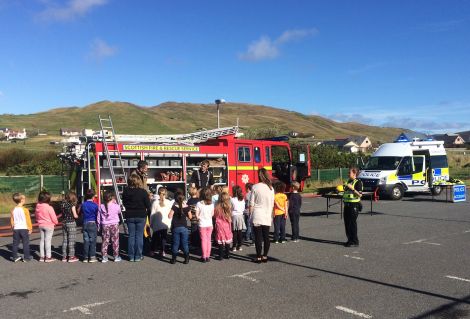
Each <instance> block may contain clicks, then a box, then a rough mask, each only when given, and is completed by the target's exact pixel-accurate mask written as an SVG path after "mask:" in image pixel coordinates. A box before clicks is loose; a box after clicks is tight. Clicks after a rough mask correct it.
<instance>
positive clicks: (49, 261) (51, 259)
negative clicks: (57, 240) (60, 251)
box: [44, 257, 55, 263]
mask: <svg viewBox="0 0 470 319" xmlns="http://www.w3.org/2000/svg"><path fill="white" fill-rule="evenodd" d="M54 261H55V259H54V258H52V257H46V259H45V260H44V262H46V263H51V262H54Z"/></svg>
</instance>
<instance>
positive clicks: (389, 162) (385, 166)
mask: <svg viewBox="0 0 470 319" xmlns="http://www.w3.org/2000/svg"><path fill="white" fill-rule="evenodd" d="M400 160H401V157H399V156H380V157H371V158H370V159H369V161H368V162H367V164H366V166H365V167H364V169H366V170H381V171H392V170H396V169H397V167H398V164H400Z"/></svg>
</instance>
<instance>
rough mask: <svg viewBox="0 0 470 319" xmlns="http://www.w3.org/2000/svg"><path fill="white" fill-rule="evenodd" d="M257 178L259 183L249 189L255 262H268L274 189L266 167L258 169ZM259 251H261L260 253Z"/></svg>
mask: <svg viewBox="0 0 470 319" xmlns="http://www.w3.org/2000/svg"><path fill="white" fill-rule="evenodd" d="M258 180H259V183H258V184H256V185H254V186H253V190H252V191H251V198H250V212H251V214H252V216H253V232H254V233H255V247H256V260H255V262H256V263H261V262H268V252H269V246H270V243H269V228H270V227H271V221H272V214H273V207H274V190H273V186H272V183H271V179H270V178H269V175H268V172H267V171H266V169H264V168H261V169H260V170H258ZM263 243H264V245H263ZM261 251H263V254H262V255H261Z"/></svg>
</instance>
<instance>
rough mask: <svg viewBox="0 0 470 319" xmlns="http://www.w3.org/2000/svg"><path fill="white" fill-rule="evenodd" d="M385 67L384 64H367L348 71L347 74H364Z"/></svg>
mask: <svg viewBox="0 0 470 319" xmlns="http://www.w3.org/2000/svg"><path fill="white" fill-rule="evenodd" d="M386 65H387V63H386V62H376V63H369V64H366V65H363V66H361V67H358V68H355V69H350V70H348V73H349V74H351V75H356V74H360V73H364V72H367V71H370V70H373V69H377V68H381V67H383V66H386Z"/></svg>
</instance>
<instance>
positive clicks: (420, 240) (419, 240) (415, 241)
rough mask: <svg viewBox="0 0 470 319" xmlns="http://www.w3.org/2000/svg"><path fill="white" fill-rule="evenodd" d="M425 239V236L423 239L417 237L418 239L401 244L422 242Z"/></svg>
mask: <svg viewBox="0 0 470 319" xmlns="http://www.w3.org/2000/svg"><path fill="white" fill-rule="evenodd" d="M425 240H426V238H424V239H418V240H414V241H409V242H407V243H403V245H409V244H417V243H422V242H423V241H425Z"/></svg>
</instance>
